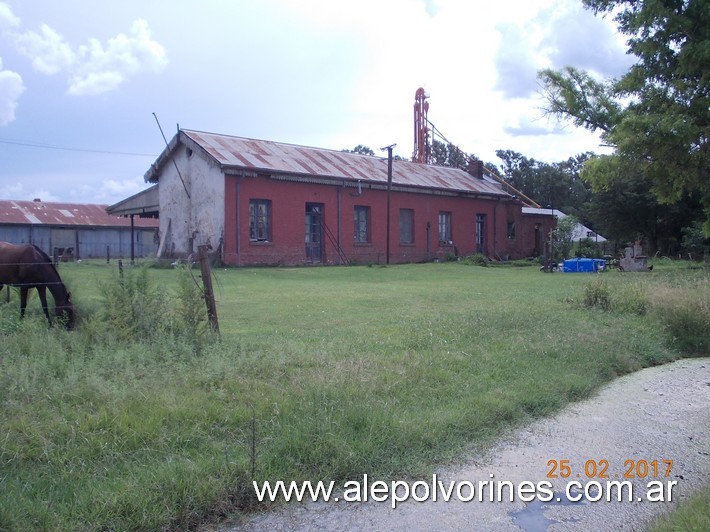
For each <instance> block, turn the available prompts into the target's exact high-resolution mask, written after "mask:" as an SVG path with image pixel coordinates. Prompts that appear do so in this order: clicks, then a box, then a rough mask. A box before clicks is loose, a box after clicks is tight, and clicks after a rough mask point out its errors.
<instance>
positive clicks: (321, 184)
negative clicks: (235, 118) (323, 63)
mask: <svg viewBox="0 0 710 532" xmlns="http://www.w3.org/2000/svg"><path fill="white" fill-rule="evenodd" d="M388 176H389V174H388V160H387V158H386V157H373V156H367V155H359V154H354V153H347V152H339V151H333V150H325V149H320V148H309V147H304V146H296V145H290V144H283V143H277V142H270V141H264V140H253V139H245V138H239V137H232V136H227V135H217V134H212V133H203V132H197V131H190V130H180V131H179V132H178V134H177V135H176V136H175V137H174V138H173V139H172V141H171V142H170V144H169V145H168V147H167V148H166V149H165V151H164V152H163V153H162V154H161V155H160V157H159V158H158V159H157V160H156V162H155V163H154V164H153V165H152V166H151V168H150V170H149V171H148V172H147V173H146V176H145V177H146V181H150V182H153V183H158V185H159V187H158V188H159V203H160V206H159V207H160V209H159V210H160V234H161V243H160V250H159V253H160V254H161V255H162V256H180V255H185V254H188V253H191V252H193V251H195V250H196V247H197V245H199V244H204V243H209V244H210V245H212V247H213V249H219V250H220V252H221V255H222V259H223V260H224V262H225V263H227V264H232V265H257V264H261V265H276V264H288V265H296V264H353V263H360V264H363V263H378V264H381V263H385V262H387V260H388V259H389V262H391V263H403V262H420V261H426V260H434V259H439V260H444V259H447V258H451V257H454V256H465V255H470V254H474V253H483V254H485V255H487V256H490V257H499V258H522V257H528V256H533V255H536V254H540V253H541V247H540V246H541V244H540V243H541V241H542V240H541V238H542V235H543V234H545V233H546V232H547V231H548V230H549V229H550V227H551V226H552V224H553V223H554V219H553V218H552V217H551V216H545V215H538V214H534V215H528V214H523V212H522V208H521V207H522V203H521V202H520V200H518V199H517V198H516V197H515V196H512V195H510V194H508V193H507V192H505V191H504V190H503V189H502V187H501V186H500V185H499V184H498V183H496V182H495V181H494V180H492V179H490V178H487V177H484V176H483V175H482V171H481V167H480V166H477V167H476V165H474V168H472V171H471V173H468V172H465V171H463V170H459V169H454V168H445V167H438V166H432V165H425V164H419V163H412V162H407V161H393V164H392V174H391V182H388V181H389V179H388ZM388 227H389V238H388V231H387V228H388Z"/></svg>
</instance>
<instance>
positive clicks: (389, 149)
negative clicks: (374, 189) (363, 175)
mask: <svg viewBox="0 0 710 532" xmlns="http://www.w3.org/2000/svg"><path fill="white" fill-rule="evenodd" d="M395 146H396V144H390V145H389V146H386V147H384V148H382V149H383V150H387V224H386V225H387V244H386V246H387V249H386V253H385V263H386V264H389V263H390V195H391V192H392V148H394V147H395Z"/></svg>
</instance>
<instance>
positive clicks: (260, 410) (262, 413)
mask: <svg viewBox="0 0 710 532" xmlns="http://www.w3.org/2000/svg"><path fill="white" fill-rule="evenodd" d="M115 268H116V266H115V264H112V265H106V264H105V263H103V264H102V263H99V262H96V263H91V262H83V263H80V264H62V265H61V266H60V273H61V274H62V276H63V278H64V279H65V280H66V282H67V284H68V285H69V287H70V289H71V291H72V293H73V297H74V300H75V304H76V305H77V310H78V312H79V314H80V322H79V328H78V330H77V331H74V332H66V331H63V330H61V329H60V328H58V327H55V328H52V329H48V328H47V327H46V324H45V323H44V322H43V321H42V316H41V311H40V309H39V307H38V302H37V297H36V296H35V297H34V299H33V301H32V302H31V305H30V310H29V315H30V319H26V320H24V321H23V322H20V321H19V320H18V314H19V311H18V307H19V302H18V296H17V294H16V293H14V294H13V301H12V303H11V304H10V305H0V330H1V332H0V334H1V335H2V345H0V401H1V404H2V410H1V411H0V529H14V530H24V529H30V528H32V529H52V530H58V529H65V530H69V529H91V530H93V529H142V530H145V529H156V528H185V527H192V526H196V525H198V524H200V523H205V522H215V521H217V520H219V519H220V518H223V517H226V516H229V515H234V514H235V513H236V512H239V511H243V510H244V509H246V508H249V507H251V506H252V505H253V504H254V495H253V492H252V488H251V481H252V479H253V480H257V481H262V480H267V479H268V480H278V479H283V480H305V479H311V480H341V481H342V480H346V479H350V478H359V477H361V476H362V474H363V473H367V474H369V475H371V476H372V477H373V478H374V477H377V478H382V479H386V478H402V477H416V476H420V475H423V474H425V473H427V472H430V471H431V470H432V468H433V467H434V466H435V465H436V464H441V463H443V462H446V461H449V460H453V459H456V457H457V456H460V455H461V453H462V452H464V451H466V450H470V449H471V447H472V446H473V447H476V446H485V445H487V444H488V443H490V442H491V441H492V440H493V439H494V438H495V437H496V436H498V435H500V433H501V431H502V430H504V429H505V428H508V427H510V426H511V425H514V424H517V423H521V422H524V421H525V420H528V419H530V418H534V417H539V416H545V415H548V414H550V413H552V412H554V411H556V410H558V409H559V408H560V407H562V406H563V405H565V404H567V403H568V402H569V401H575V400H579V399H582V398H585V397H588V396H589V395H590V394H592V393H593V392H594V391H595V390H596V389H597V388H598V387H599V386H600V385H601V384H603V383H605V382H607V381H609V380H611V379H613V378H614V377H616V376H618V375H621V374H624V373H628V372H631V371H635V370H638V369H640V368H642V367H646V366H649V365H654V364H660V363H663V362H666V361H670V360H674V359H677V358H680V357H682V356H692V355H707V354H708V351H709V350H710V344H709V343H708V342H709V341H710V340H709V338H708V332H707V331H708V330H710V308H709V305H710V303H708V302H710V270H708V269H707V267H702V266H694V267H693V268H690V267H689V266H688V265H687V264H686V263H671V262H669V261H659V262H658V263H656V265H655V268H654V270H653V272H649V273H643V274H630V273H626V274H622V273H619V272H615V271H614V272H608V273H604V274H600V275H588V274H544V273H541V272H539V271H538V270H537V268H536V267H527V268H525V267H521V268H514V267H487V268H484V267H477V266H467V265H465V264H461V263H446V264H421V265H403V266H390V267H378V266H374V267H364V266H363V267H332V268H288V269H286V268H284V269H219V270H215V271H214V286H215V292H216V297H217V308H218V313H219V323H220V330H221V338H220V339H219V340H216V339H215V338H214V337H213V336H212V335H210V334H209V332H208V331H207V328H206V325H205V323H204V315H203V312H204V310H203V305H202V304H201V301H200V300H199V296H196V295H195V291H194V288H195V285H194V284H192V280H191V279H190V278H189V276H188V275H187V273H186V271H185V270H182V271H176V270H172V269H153V268H151V269H139V268H137V269H135V270H133V271H130V270H129V271H127V272H126V276H125V279H124V281H123V282H122V283H121V282H119V279H118V275H117V273H116V270H115ZM0 295H2V300H3V301H4V291H3V292H2V293H0Z"/></svg>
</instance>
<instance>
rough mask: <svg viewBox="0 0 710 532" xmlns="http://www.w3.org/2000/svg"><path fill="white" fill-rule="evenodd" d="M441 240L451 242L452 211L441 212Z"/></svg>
mask: <svg viewBox="0 0 710 532" xmlns="http://www.w3.org/2000/svg"><path fill="white" fill-rule="evenodd" d="M439 242H446V243H447V244H448V243H449V242H451V213H450V212H440V213H439Z"/></svg>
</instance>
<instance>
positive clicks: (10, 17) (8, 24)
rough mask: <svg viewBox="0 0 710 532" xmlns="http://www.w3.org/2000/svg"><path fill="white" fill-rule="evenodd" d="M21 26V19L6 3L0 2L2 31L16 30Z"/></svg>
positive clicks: (0, 26)
mask: <svg viewBox="0 0 710 532" xmlns="http://www.w3.org/2000/svg"><path fill="white" fill-rule="evenodd" d="M19 25H20V19H19V18H18V17H16V16H15V14H14V13H13V12H12V10H11V9H10V6H8V5H7V4H6V3H5V2H0V30H5V29H10V28H15V27H17V26H19Z"/></svg>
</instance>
